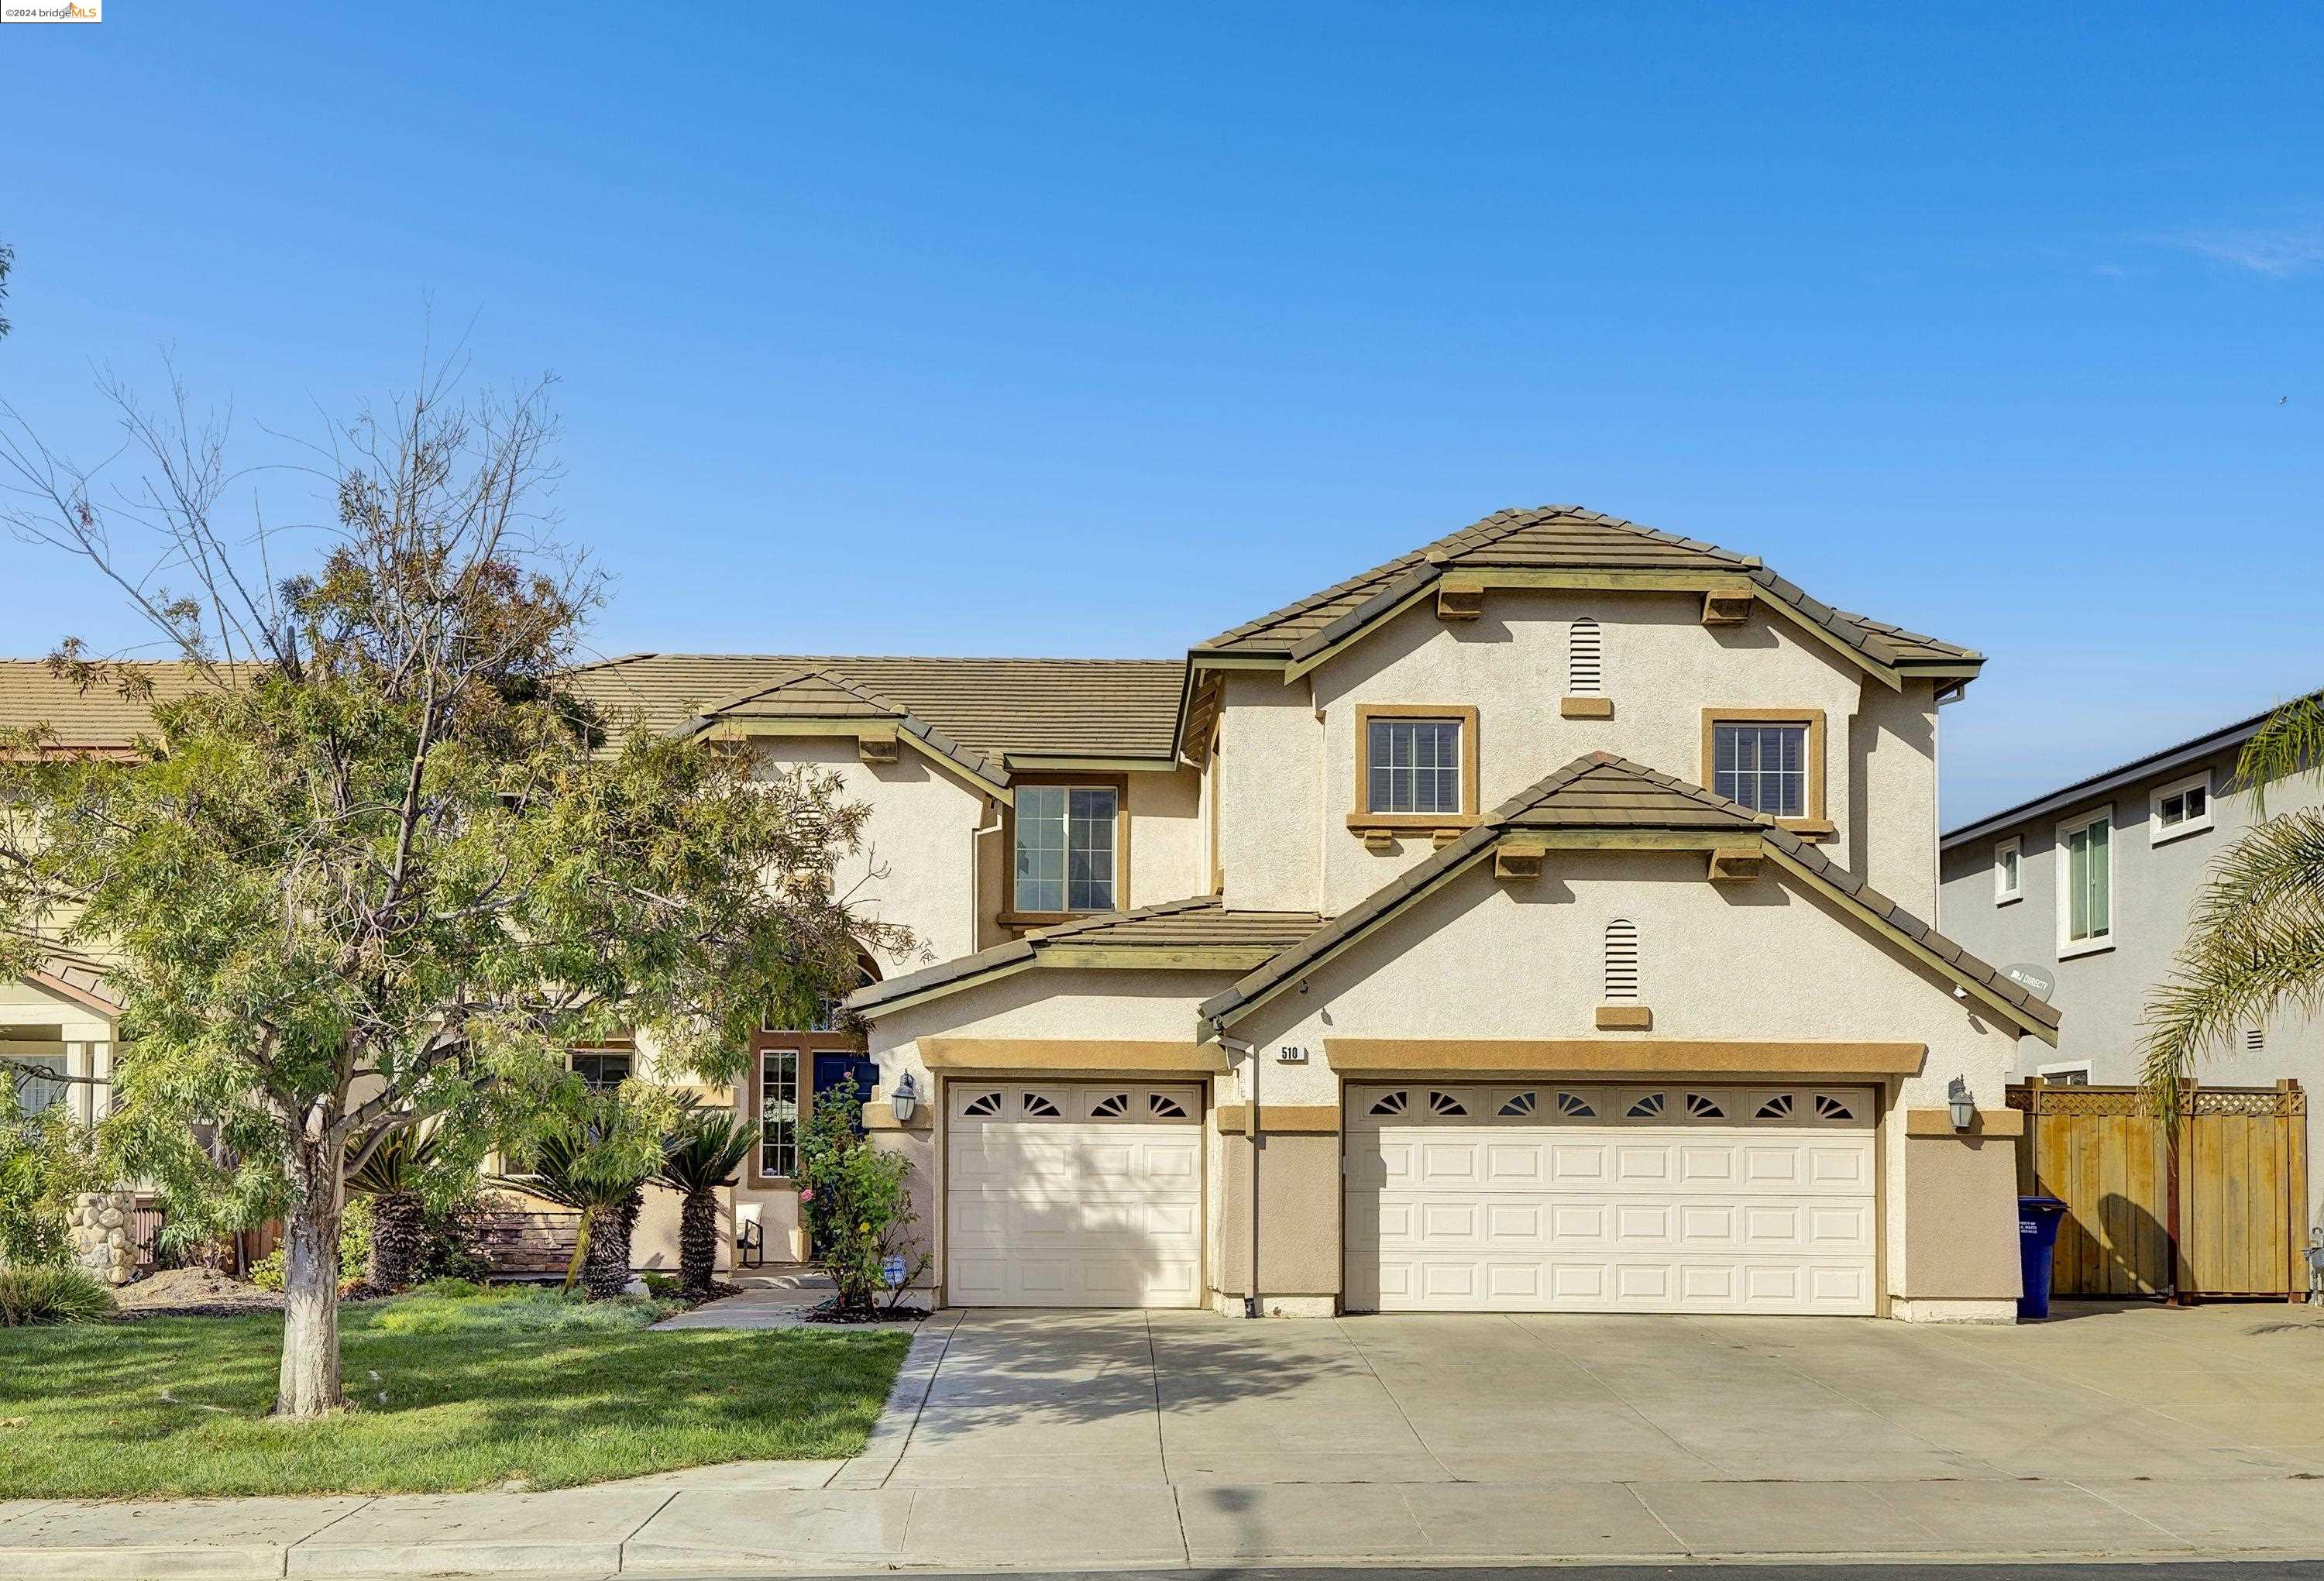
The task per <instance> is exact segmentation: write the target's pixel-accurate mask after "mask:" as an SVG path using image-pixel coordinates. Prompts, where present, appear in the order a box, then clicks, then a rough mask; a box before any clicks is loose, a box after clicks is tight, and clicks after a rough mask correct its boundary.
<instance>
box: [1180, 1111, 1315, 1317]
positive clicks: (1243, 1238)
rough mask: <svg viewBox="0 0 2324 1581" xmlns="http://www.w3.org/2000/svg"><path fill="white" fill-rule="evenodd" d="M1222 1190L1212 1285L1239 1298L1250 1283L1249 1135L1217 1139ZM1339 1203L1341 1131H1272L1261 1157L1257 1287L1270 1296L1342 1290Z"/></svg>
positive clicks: (1262, 1144) (1262, 1140)
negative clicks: (1218, 1245) (1314, 1133)
mask: <svg viewBox="0 0 2324 1581" xmlns="http://www.w3.org/2000/svg"><path fill="white" fill-rule="evenodd" d="M1219 1154H1220V1163H1221V1169H1220V1187H1221V1189H1220V1192H1219V1195H1218V1197H1217V1198H1216V1199H1214V1200H1215V1201H1216V1202H1217V1203H1218V1208H1217V1209H1216V1212H1215V1214H1214V1216H1213V1217H1215V1218H1217V1220H1218V1221H1219V1226H1220V1236H1219V1240H1220V1254H1219V1257H1218V1260H1217V1261H1216V1262H1215V1263H1213V1264H1212V1269H1211V1278H1212V1288H1213V1290H1214V1291H1220V1292H1222V1293H1225V1294H1229V1295H1232V1296H1236V1297H1240V1296H1243V1295H1247V1294H1249V1293H1250V1160H1251V1146H1250V1137H1248V1136H1243V1135H1228V1136H1224V1137H1222V1138H1220V1144H1219ZM1342 1207H1343V1203H1342V1195H1341V1178H1340V1137H1339V1136H1338V1135H1336V1134H1333V1135H1284V1134H1277V1135H1267V1136H1263V1137H1261V1138H1260V1148H1259V1291H1260V1292H1261V1293H1262V1294H1264V1295H1268V1296H1302V1295H1308V1296H1333V1297H1336V1296H1337V1295H1338V1294H1339V1293H1340V1267H1341V1236H1340V1219H1341V1213H1342Z"/></svg>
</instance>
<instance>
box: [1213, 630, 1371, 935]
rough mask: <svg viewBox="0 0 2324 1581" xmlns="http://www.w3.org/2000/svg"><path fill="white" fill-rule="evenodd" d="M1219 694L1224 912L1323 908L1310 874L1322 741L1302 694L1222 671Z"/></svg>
mask: <svg viewBox="0 0 2324 1581" xmlns="http://www.w3.org/2000/svg"><path fill="white" fill-rule="evenodd" d="M1222 694H1223V699H1224V702H1223V706H1222V709H1221V712H1220V716H1219V752H1218V758H1217V763H1218V768H1217V770H1216V773H1217V775H1218V786H1217V795H1218V818H1219V870H1220V873H1221V875H1222V878H1224V881H1225V886H1226V889H1225V894H1226V903H1227V904H1228V905H1231V906H1235V907H1238V908H1240V909H1241V910H1245V911H1314V910H1316V909H1318V908H1319V907H1320V906H1321V905H1322V904H1323V902H1322V889H1321V887H1320V885H1319V882H1318V874H1317V865H1318V862H1319V860H1320V857H1321V849H1322V848H1321V844H1320V841H1321V839H1322V834H1323V819H1324V816H1325V813H1326V812H1327V809H1326V807H1325V805H1324V803H1323V799H1322V795H1323V792H1322V785H1321V776H1322V774H1323V727H1322V726H1321V725H1320V724H1319V723H1317V722H1316V719H1315V709H1314V701H1313V697H1312V694H1311V692H1310V689H1309V687H1308V685H1307V683H1306V682H1305V681H1295V682H1293V683H1292V684H1291V685H1284V683H1283V679H1282V677H1281V676H1275V675H1269V674H1267V673H1265V672H1262V671H1256V670H1230V671H1228V672H1227V673H1226V676H1225V680H1224V683H1223V685H1222ZM1342 810H1343V811H1344V809H1342ZM1340 837H1341V838H1342V839H1346V838H1347V835H1346V832H1345V831H1344V830H1342V832H1341V836H1340Z"/></svg>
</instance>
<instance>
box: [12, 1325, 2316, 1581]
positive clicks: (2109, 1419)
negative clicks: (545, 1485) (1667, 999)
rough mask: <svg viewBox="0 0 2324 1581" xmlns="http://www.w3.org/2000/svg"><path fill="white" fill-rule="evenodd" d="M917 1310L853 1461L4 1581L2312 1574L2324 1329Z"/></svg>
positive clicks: (101, 1539)
mask: <svg viewBox="0 0 2324 1581" xmlns="http://www.w3.org/2000/svg"><path fill="white" fill-rule="evenodd" d="M2066 1310H2069V1311H2070V1312H2072V1313H2073V1314H2074V1315H2073V1316H2071V1317H2070V1318H2068V1319H2065V1320H2062V1321H2057V1322H2053V1323H2051V1324H2049V1325H2046V1326H2041V1327H2027V1328H1910V1327H1906V1326H1904V1325H1901V1324H1892V1323H1877V1322H1868V1321H1846V1320H1827V1319H1614V1318H1581V1317H1570V1318H1554V1319H1553V1318H1535V1319H1527V1318H1484V1317H1475V1318H1462V1317H1445V1318H1426V1319H1421V1318H1410V1319H1406V1318H1364V1319H1346V1320H1343V1321H1340V1322H1319V1323H1292V1322H1268V1323H1242V1322H1239V1321H1234V1320H1230V1319H1220V1318H1213V1317H1209V1316H1206V1315H1202V1314H1195V1313H1183V1314H1179V1313H1159V1312H1157V1313H1151V1314H1147V1313H1045V1314H1030V1313H977V1314H970V1315H964V1314H960V1313H953V1312H946V1313H942V1314H939V1315H938V1316H937V1317H936V1318H935V1319H931V1320H930V1321H929V1322H928V1323H927V1324H926V1325H924V1326H923V1327H922V1328H921V1329H920V1330H919V1332H918V1336H917V1337H916V1339H915V1341H914V1345H913V1351H912V1356H911V1359H910V1360H909V1361H908V1363H907V1365H906V1367H905V1370H904V1373H903V1374H902V1376H901V1377H900V1378H899V1381H898V1384H897V1388H896V1392H895V1394H894V1396H893V1397H892V1399H891V1400H890V1406H889V1410H888V1411H887V1413H886V1415H885V1416H884V1417H883V1419H882V1420H881V1423H880V1426H879V1428H878V1429H877V1430H876V1431H875V1433H874V1434H873V1437H872V1439H871V1444H870V1445H869V1446H868V1447H867V1448H866V1450H865V1452H864V1453H863V1454H862V1455H861V1456H859V1457H856V1458H855V1459H853V1460H851V1461H846V1462H827V1461H826V1462H779V1463H767V1464H756V1465H750V1464H746V1465H733V1466H710V1467H704V1468H700V1469H697V1470H692V1471H684V1472H676V1473H670V1474H667V1475H660V1476H655V1477H649V1478H642V1479H640V1480H637V1481H634V1482H628V1483H617V1484H604V1485H602V1486H598V1487H592V1488H585V1489H573V1490H567V1491H563V1492H558V1493H549V1494H460V1495H450V1496H443V1497H399V1498H383V1499H353V1498H346V1499H254V1500H238V1501H231V1502H215V1501H206V1502H195V1503H110V1504H80V1503H15V1504H7V1503H0V1576H60V1575H81V1574H102V1575H105V1576H116V1577H117V1576H164V1575H166V1576H285V1575H289V1576H304V1575H315V1576H374V1575H387V1574H397V1575H427V1574H443V1573H451V1572H456V1571H457V1572H477V1571H488V1570H496V1569H497V1570H504V1571H531V1572H540V1573H554V1574H563V1575H602V1574H612V1573H613V1572H615V1571H617V1570H618V1571H625V1572H654V1571H659V1572H663V1573H669V1572H681V1571H682V1572H691V1573H695V1574H704V1573H716V1572H733V1571H752V1570H779V1569H790V1570H822V1571H829V1570H835V1569H845V1568H851V1567H897V1566H922V1567H952V1568H995V1567H1035V1568H1038V1567H1053V1568H1065V1567H1124V1566H1141V1567H1185V1566H1194V1565H1213V1564H1220V1563H1233V1564H1244V1563H1252V1562H1258V1561H1266V1560H1285V1561H1316V1560H1334V1559H1337V1560H1373V1559H1378V1560H1403V1561H1413V1562H1438V1563H1442V1562H1446V1561H1453V1560H1471V1561H1475V1560H1482V1561H1511V1562H1518V1561H1545V1560H1556V1559H1583V1558H1594V1559H1637V1560H1640V1561H1651V1562H1668V1561H1671V1560H1674V1559H1709V1558H1804V1557H1821V1558H1834V1557H1852V1558H1875V1559H1877V1558H1952V1559H1961V1558H2076V1557H2110V1558H2166V1557H2189V1556H2194V1555H2208V1556H2215V1557H2257V1556H2263V1555H2264V1556H2272V1557H2285V1556H2312V1555H2324V1314H2319V1313H2314V1312H2311V1311H2310V1310H2305V1309H2298V1308H2285V1307H2254V1306H2241V1307H2227V1306H2221V1307H2209V1308H2202V1309H2199V1310H2194V1311H2191V1312H2172V1311H2164V1310H2157V1309H2147V1308H2141V1309H2129V1310H2106V1309H2094V1308H2080V1309H2075V1308H2069V1309H2066Z"/></svg>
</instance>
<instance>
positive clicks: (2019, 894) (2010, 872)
mask: <svg viewBox="0 0 2324 1581" xmlns="http://www.w3.org/2000/svg"><path fill="white" fill-rule="evenodd" d="M2024 898H2025V842H2024V841H2023V840H2021V839H2019V838H2018V837H2017V836H2016V835H2015V834H2013V835H2011V836H2010V837H2009V838H2008V839H2007V840H2002V841H1995V842H1994V846H1993V904H1994V905H2008V904H2009V903H2010V902H2011V901H2013V900H2023V899H2024Z"/></svg>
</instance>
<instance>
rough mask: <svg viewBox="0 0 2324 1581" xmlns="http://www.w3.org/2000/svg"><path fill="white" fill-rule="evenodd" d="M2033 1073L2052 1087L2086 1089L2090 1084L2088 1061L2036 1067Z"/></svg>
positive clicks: (2070, 1061) (2073, 1061)
mask: <svg viewBox="0 0 2324 1581" xmlns="http://www.w3.org/2000/svg"><path fill="white" fill-rule="evenodd" d="M2033 1073H2034V1074H2035V1075H2037V1076H2039V1077H2041V1078H2042V1079H2043V1080H2044V1081H2047V1082H2048V1083H2049V1084H2050V1085H2051V1086H2052V1087H2088V1086H2089V1084H2090V1062H2089V1061H2088V1060H2068V1061H2065V1062H2062V1063H2060V1064H2054V1065H2037V1066H2036V1067H2034V1071H2033Z"/></svg>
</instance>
